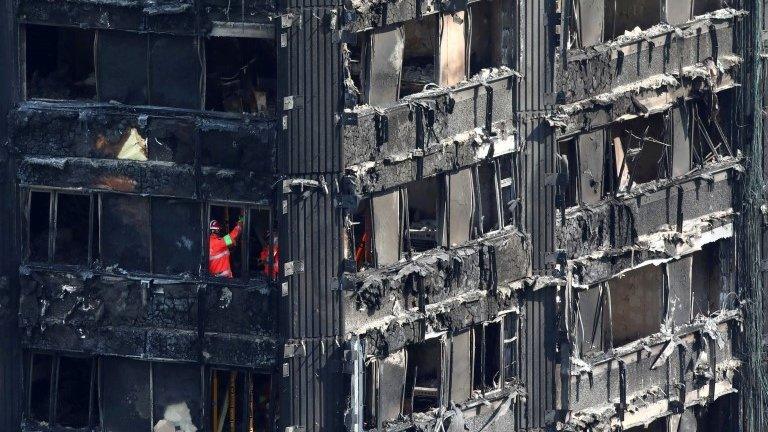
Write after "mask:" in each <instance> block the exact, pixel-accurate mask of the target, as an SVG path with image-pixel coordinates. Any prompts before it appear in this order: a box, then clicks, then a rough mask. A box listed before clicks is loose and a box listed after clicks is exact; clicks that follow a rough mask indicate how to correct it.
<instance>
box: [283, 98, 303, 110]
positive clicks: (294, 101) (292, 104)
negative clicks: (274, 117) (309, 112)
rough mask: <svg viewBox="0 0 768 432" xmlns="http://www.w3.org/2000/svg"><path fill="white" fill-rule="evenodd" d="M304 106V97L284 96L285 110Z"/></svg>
mask: <svg viewBox="0 0 768 432" xmlns="http://www.w3.org/2000/svg"><path fill="white" fill-rule="evenodd" d="M303 106H304V98H303V97H301V96H286V97H284V98H283V111H290V110H292V109H294V108H301V107H303Z"/></svg>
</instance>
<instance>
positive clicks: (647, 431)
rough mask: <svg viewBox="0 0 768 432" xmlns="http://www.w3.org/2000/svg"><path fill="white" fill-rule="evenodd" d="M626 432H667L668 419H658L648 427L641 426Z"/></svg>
mask: <svg viewBox="0 0 768 432" xmlns="http://www.w3.org/2000/svg"><path fill="white" fill-rule="evenodd" d="M626 432H667V418H666V417H662V418H660V419H656V420H654V421H653V422H652V423H651V424H649V425H647V426H643V425H641V426H635V427H633V428H629V429H626ZM676 432H677V431H676Z"/></svg>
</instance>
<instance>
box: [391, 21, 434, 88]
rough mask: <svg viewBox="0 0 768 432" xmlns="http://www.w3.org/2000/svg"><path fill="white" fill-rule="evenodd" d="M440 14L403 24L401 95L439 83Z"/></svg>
mask: <svg viewBox="0 0 768 432" xmlns="http://www.w3.org/2000/svg"><path fill="white" fill-rule="evenodd" d="M439 19H440V17H439V16H438V15H428V16H426V17H423V18H422V19H421V20H411V21H408V22H406V23H405V24H404V25H403V30H404V31H405V50H404V52H403V72H402V74H403V76H402V81H401V84H400V96H401V97H403V96H408V95H411V94H414V93H419V92H421V91H422V90H424V86H426V85H427V84H430V83H437V76H436V75H437V74H436V67H437V66H436V65H435V63H436V58H437V49H438V45H439V34H438V31H439V28H438V20H439Z"/></svg>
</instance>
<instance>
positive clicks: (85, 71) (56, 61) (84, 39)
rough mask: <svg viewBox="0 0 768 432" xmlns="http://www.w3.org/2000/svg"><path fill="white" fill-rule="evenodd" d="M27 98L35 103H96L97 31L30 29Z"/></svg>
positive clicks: (28, 34)
mask: <svg viewBox="0 0 768 432" xmlns="http://www.w3.org/2000/svg"><path fill="white" fill-rule="evenodd" d="M25 34H26V81H27V96H28V97H29V98H33V99H37V98H39V99H90V100H92V99H95V97H96V76H95V72H94V66H93V64H94V62H93V44H94V34H95V33H94V31H93V30H81V29H74V28H64V27H51V26H42V25H27V26H26V27H25Z"/></svg>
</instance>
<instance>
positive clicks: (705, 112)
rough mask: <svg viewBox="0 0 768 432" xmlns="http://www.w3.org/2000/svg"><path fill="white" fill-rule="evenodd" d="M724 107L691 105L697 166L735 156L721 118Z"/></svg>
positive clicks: (694, 161) (694, 155) (693, 149)
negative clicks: (714, 107) (717, 108)
mask: <svg viewBox="0 0 768 432" xmlns="http://www.w3.org/2000/svg"><path fill="white" fill-rule="evenodd" d="M721 112H722V109H720V110H716V109H713V108H712V107H710V106H707V105H705V104H702V103H698V104H692V105H691V115H692V116H693V121H692V123H693V124H692V127H693V131H692V137H693V139H692V141H693V143H692V156H693V157H692V159H693V163H694V164H696V165H697V166H703V165H706V164H710V163H714V162H719V161H720V160H721V159H722V158H723V157H728V156H733V151H732V150H731V145H730V142H729V140H728V136H727V133H726V129H725V128H724V127H723V123H722V121H721V118H720V113H721Z"/></svg>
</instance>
